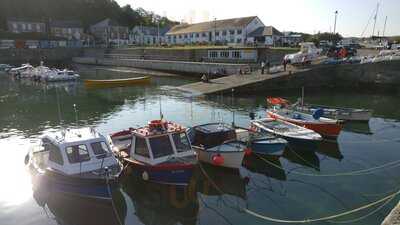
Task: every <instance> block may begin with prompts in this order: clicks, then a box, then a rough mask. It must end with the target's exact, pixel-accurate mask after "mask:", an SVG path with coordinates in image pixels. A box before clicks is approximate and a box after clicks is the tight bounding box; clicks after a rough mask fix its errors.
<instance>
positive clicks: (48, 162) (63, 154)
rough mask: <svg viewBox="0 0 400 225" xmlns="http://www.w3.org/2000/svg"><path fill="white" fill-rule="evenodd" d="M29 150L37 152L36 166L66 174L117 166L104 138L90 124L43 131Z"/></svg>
mask: <svg viewBox="0 0 400 225" xmlns="http://www.w3.org/2000/svg"><path fill="white" fill-rule="evenodd" d="M33 153H41V154H40V155H39V156H37V155H35V157H34V160H36V162H35V164H36V165H38V166H39V167H40V168H42V169H46V168H50V169H52V170H55V171H58V172H61V173H64V174H67V175H79V174H83V173H88V172H93V171H98V172H101V171H103V170H104V168H105V167H108V168H110V169H114V168H117V167H118V161H117V160H116V158H115V157H114V155H113V154H112V152H111V149H110V147H109V145H108V144H107V140H106V138H105V137H104V136H103V135H101V134H100V133H98V132H96V131H95V130H94V129H92V128H81V129H67V130H63V131H61V132H57V133H52V134H48V135H44V136H43V137H42V138H41V140H40V144H39V146H37V147H36V149H34V151H33Z"/></svg>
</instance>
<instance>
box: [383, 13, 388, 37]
mask: <svg viewBox="0 0 400 225" xmlns="http://www.w3.org/2000/svg"><path fill="white" fill-rule="evenodd" d="M386 22H387V16H386V17H385V25H383V33H382V37H385V31H386Z"/></svg>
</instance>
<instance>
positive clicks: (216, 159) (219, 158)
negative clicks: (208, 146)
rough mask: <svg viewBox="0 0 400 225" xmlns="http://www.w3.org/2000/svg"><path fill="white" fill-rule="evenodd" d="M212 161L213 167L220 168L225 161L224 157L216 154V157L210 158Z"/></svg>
mask: <svg viewBox="0 0 400 225" xmlns="http://www.w3.org/2000/svg"><path fill="white" fill-rule="evenodd" d="M212 161H213V164H214V165H216V166H220V165H222V164H224V161H225V160H224V157H223V156H222V155H220V154H218V155H214V156H213V157H212Z"/></svg>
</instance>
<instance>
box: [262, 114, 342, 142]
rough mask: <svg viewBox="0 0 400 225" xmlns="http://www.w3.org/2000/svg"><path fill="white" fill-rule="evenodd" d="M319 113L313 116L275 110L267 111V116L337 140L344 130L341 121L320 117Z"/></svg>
mask: <svg viewBox="0 0 400 225" xmlns="http://www.w3.org/2000/svg"><path fill="white" fill-rule="evenodd" d="M318 114H321V113H320V112H319V111H316V112H315V113H314V114H313V115H311V114H306V113H301V112H297V111H294V110H289V109H273V110H267V116H269V117H271V118H275V119H280V120H284V121H287V122H289V123H293V124H296V125H298V126H302V127H305V128H307V129H310V130H313V131H315V132H317V133H319V134H321V135H322V136H324V137H329V138H337V136H339V133H340V131H341V130H342V128H343V123H342V121H340V120H334V119H329V118H325V117H320V116H319V115H318Z"/></svg>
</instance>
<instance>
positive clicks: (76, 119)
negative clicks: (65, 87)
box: [74, 104, 78, 125]
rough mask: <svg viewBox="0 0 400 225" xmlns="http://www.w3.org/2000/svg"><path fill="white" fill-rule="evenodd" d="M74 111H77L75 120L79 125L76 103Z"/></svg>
mask: <svg viewBox="0 0 400 225" xmlns="http://www.w3.org/2000/svg"><path fill="white" fill-rule="evenodd" d="M74 111H75V121H76V125H78V109H77V106H76V104H74Z"/></svg>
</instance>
